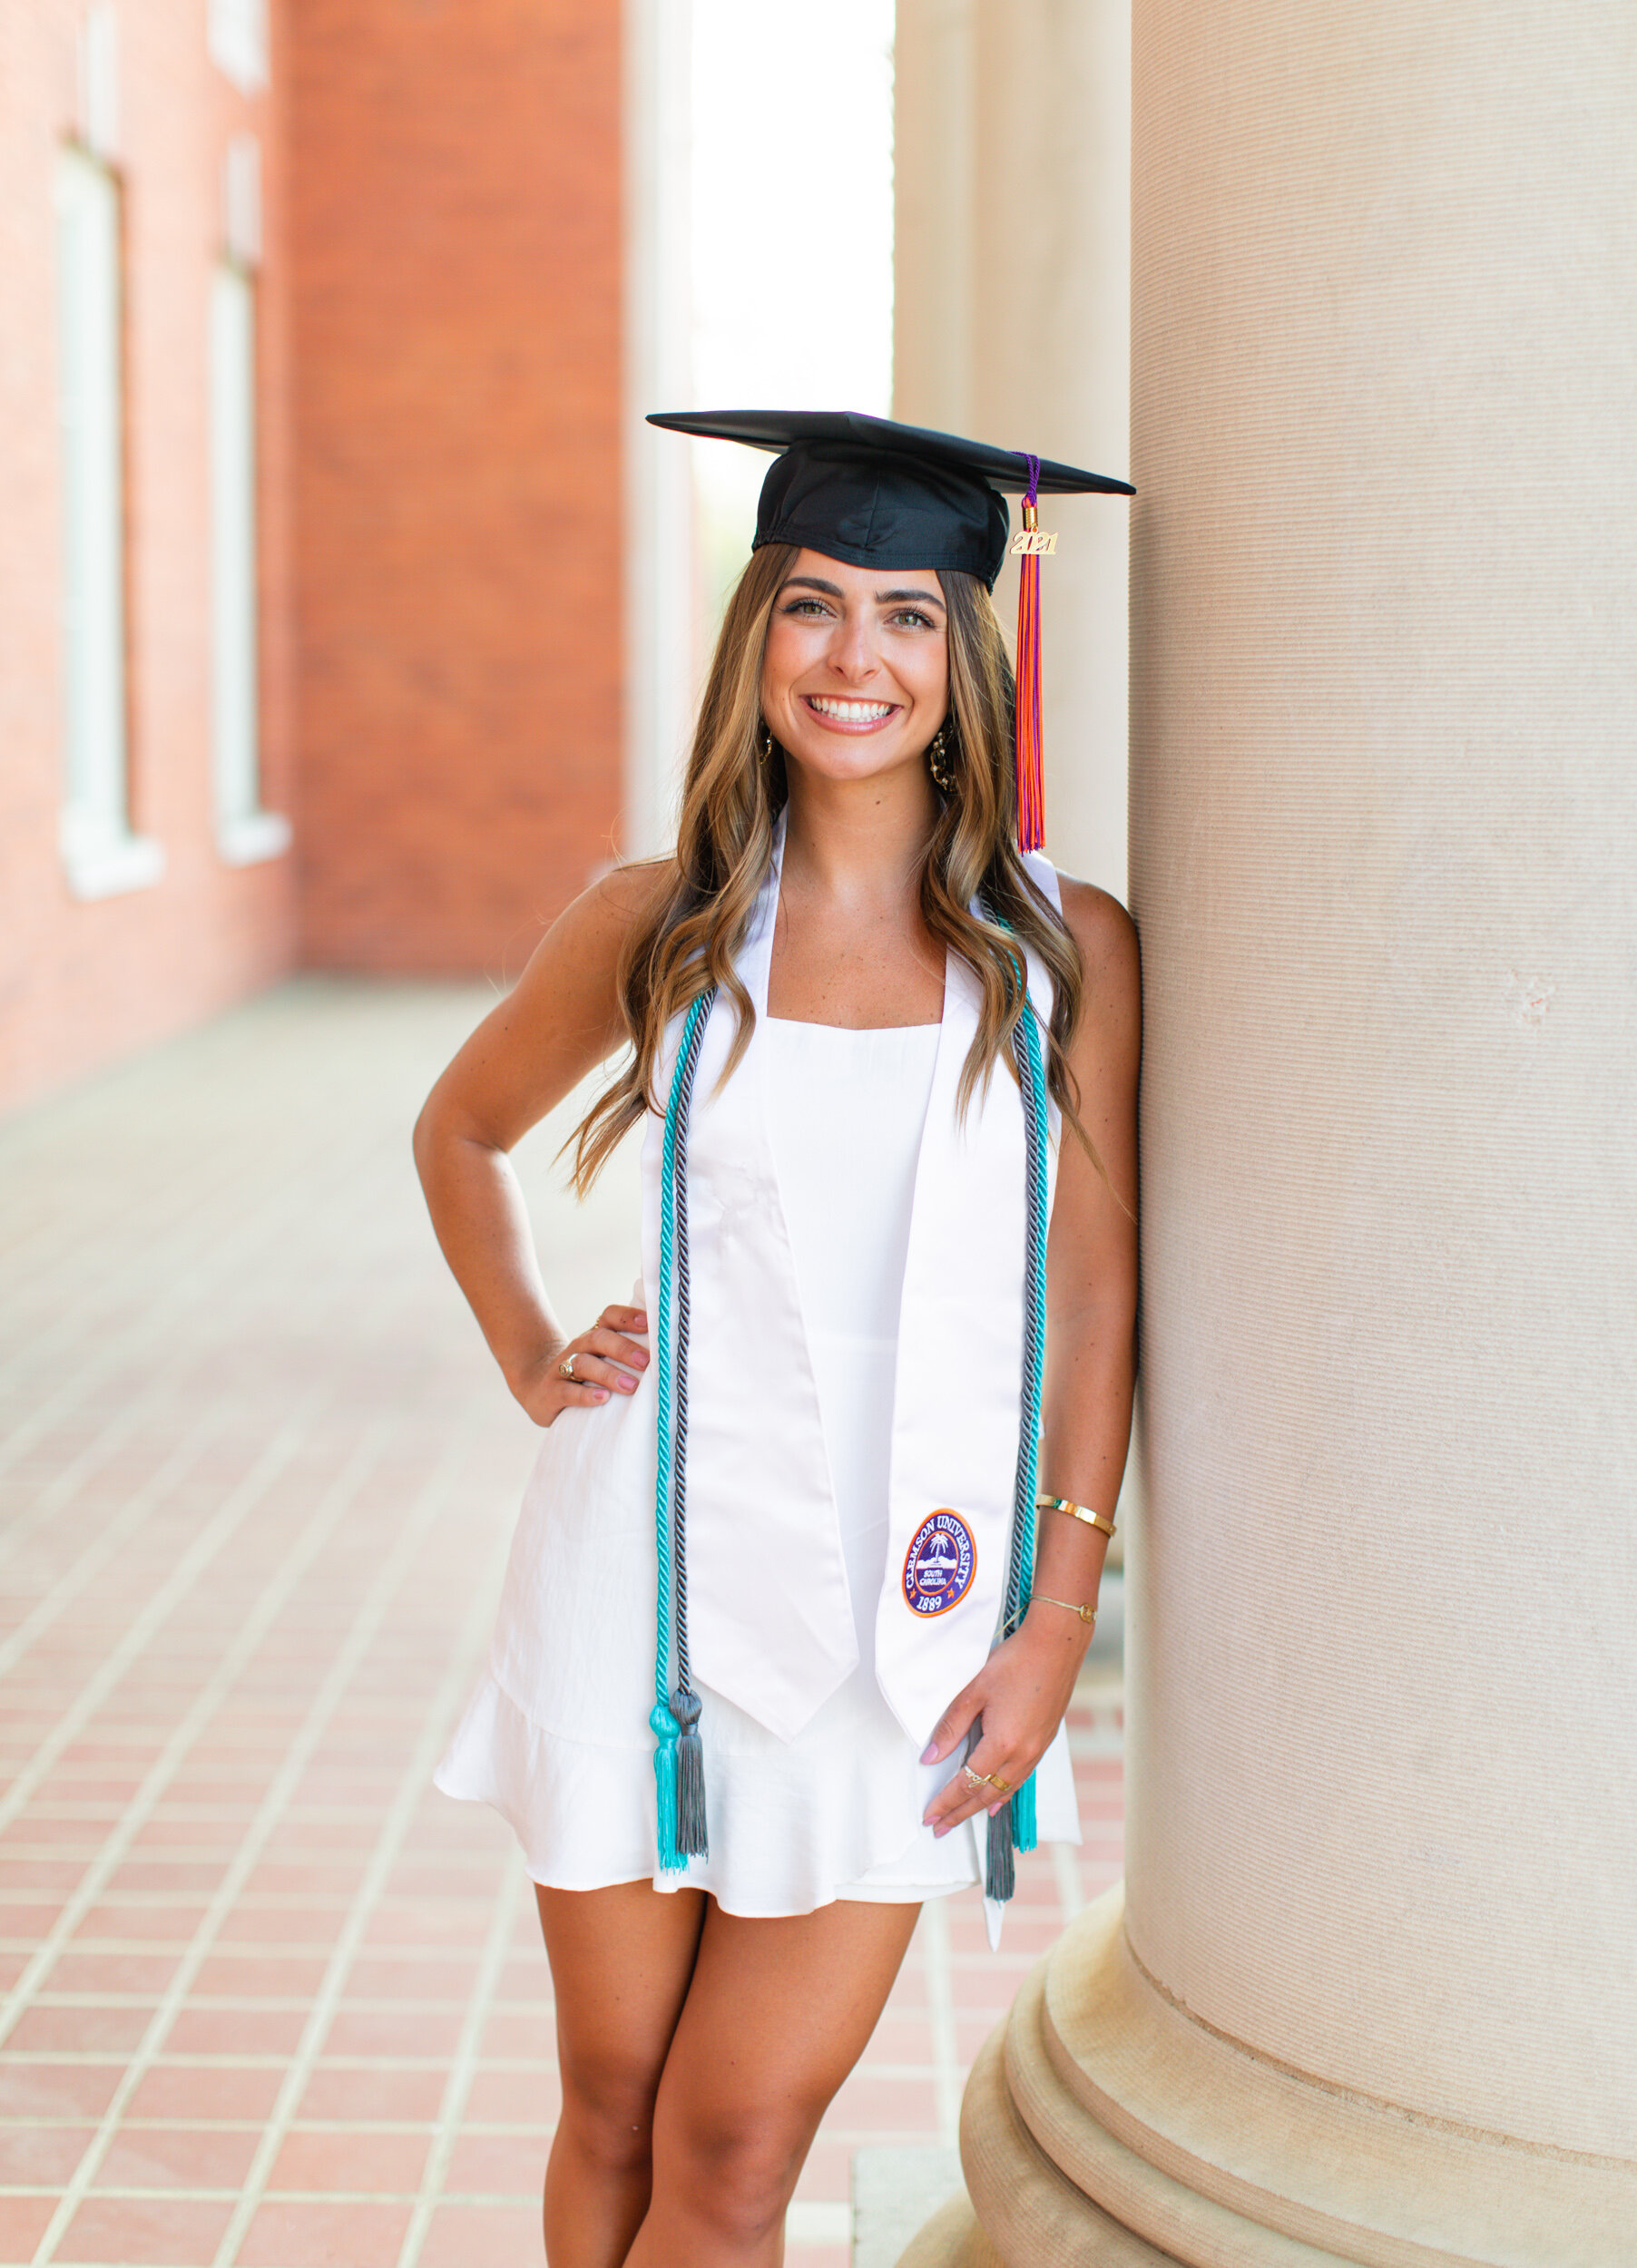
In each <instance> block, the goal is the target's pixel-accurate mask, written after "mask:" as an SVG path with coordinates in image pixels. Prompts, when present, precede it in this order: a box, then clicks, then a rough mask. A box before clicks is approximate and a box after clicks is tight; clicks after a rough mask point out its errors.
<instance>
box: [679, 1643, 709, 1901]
mask: <svg viewBox="0 0 1637 2268" xmlns="http://www.w3.org/2000/svg"><path fill="white" fill-rule="evenodd" d="M671 1716H674V1717H675V1719H676V1721H677V1723H678V1724H679V1725H681V1728H682V1735H681V1739H680V1740H679V1741H678V1742H677V1745H676V1843H677V1849H678V1850H679V1851H681V1852H683V1853H685V1854H686V1855H687V1856H688V1857H689V1858H691V1859H708V1858H709V1857H710V1855H711V1843H710V1838H709V1836H708V1834H707V1833H706V1828H705V1752H704V1749H703V1748H702V1746H701V1744H700V1736H699V1696H698V1694H697V1693H684V1692H683V1691H682V1690H681V1687H680V1686H679V1687H678V1689H677V1690H676V1692H675V1693H673V1694H672V1695H671Z"/></svg>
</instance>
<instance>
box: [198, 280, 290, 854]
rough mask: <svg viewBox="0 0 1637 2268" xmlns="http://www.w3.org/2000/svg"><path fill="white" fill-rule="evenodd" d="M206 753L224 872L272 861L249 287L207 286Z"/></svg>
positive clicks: (275, 850) (285, 829) (275, 830)
mask: <svg viewBox="0 0 1637 2268" xmlns="http://www.w3.org/2000/svg"><path fill="white" fill-rule="evenodd" d="M210 354H211V369H210V398H211V618H212V619H211V629H212V640H211V776H212V780H213V784H214V790H215V804H216V846H217V849H218V850H219V851H220V853H221V856H222V857H223V858H224V859H225V860H226V861H227V862H228V864H229V865H234V866H248V865H255V864H256V863H257V862H258V861H260V860H261V859H265V858H278V857H279V856H280V855H282V854H283V853H284V852H285V851H287V850H288V849H289V845H290V825H289V820H288V819H286V818H284V817H282V816H280V815H279V814H278V813H277V812H272V811H264V810H263V809H262V807H261V760H260V690H259V684H260V673H259V669H258V644H259V638H258V601H257V576H256V287H255V280H254V279H253V277H252V276H251V275H250V272H249V271H248V270H247V269H245V268H244V267H242V266H241V265H240V263H239V262H237V261H235V260H232V259H223V260H221V261H219V262H218V263H217V267H216V270H215V273H214V274H213V275H212V277H211V347H210Z"/></svg>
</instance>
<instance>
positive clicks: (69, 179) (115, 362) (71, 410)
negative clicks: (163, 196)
mask: <svg viewBox="0 0 1637 2268" xmlns="http://www.w3.org/2000/svg"><path fill="white" fill-rule="evenodd" d="M56 209H57V262H58V270H59V274H58V310H59V322H58V330H59V338H58V386H59V404H60V411H61V420H62V445H63V566H64V591H63V664H64V668H63V718H64V767H63V769H64V780H63V823H62V848H63V860H64V865H65V866H66V868H67V870H68V882H69V887H70V888H71V889H72V890H73V891H74V894H75V896H76V897H82V898H101V897H111V896H113V895H114V894H116V893H118V892H119V891H122V890H136V889H141V888H142V887H143V886H145V885H147V884H149V883H152V882H157V881H158V879H159V877H160V875H162V873H163V871H164V863H165V860H164V852H163V851H162V849H161V847H160V846H159V845H158V844H157V843H152V842H147V841H144V840H143V839H142V837H140V836H135V835H133V834H132V831H131V817H130V806H129V788H128V780H127V763H126V742H125V514H124V474H123V447H122V426H123V386H122V373H121V354H120V200H119V185H118V183H117V181H115V179H114V177H113V174H112V173H111V172H110V171H108V169H107V167H106V166H104V165H101V164H99V163H98V161H96V159H94V158H93V157H91V156H89V155H88V154H87V153H86V152H83V151H81V150H75V149H68V150H64V151H63V152H62V153H61V155H60V156H59V158H58V161H57V178H56Z"/></svg>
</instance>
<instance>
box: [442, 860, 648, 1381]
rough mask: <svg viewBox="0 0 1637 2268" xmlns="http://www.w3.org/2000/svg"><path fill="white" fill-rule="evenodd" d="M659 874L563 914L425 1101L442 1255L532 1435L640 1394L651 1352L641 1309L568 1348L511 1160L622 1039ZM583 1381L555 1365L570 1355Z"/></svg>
mask: <svg viewBox="0 0 1637 2268" xmlns="http://www.w3.org/2000/svg"><path fill="white" fill-rule="evenodd" d="M663 879H664V869H663V868H662V867H660V866H657V865H645V866H631V867H623V868H621V869H619V870H617V871H616V872H615V873H613V874H611V875H605V876H604V877H603V880H602V881H601V882H599V883H596V884H595V885H593V887H592V888H591V889H589V890H587V891H586V892H585V893H584V894H583V896H582V897H579V898H576V899H575V901H574V903H573V905H571V906H570V907H569V908H568V910H567V911H566V912H565V913H564V914H562V915H561V916H560V917H559V918H558V919H557V920H556V921H555V922H554V923H553V924H552V926H551V928H550V929H549V930H547V932H546V934H545V935H544V937H543V938H542V939H541V941H540V943H539V944H538V945H537V946H536V948H535V950H534V954H533V956H532V957H531V959H530V961H529V964H528V966H527V968H526V969H525V970H524V973H523V975H522V976H521V978H520V979H519V980H518V982H517V984H516V985H515V988H514V989H513V991H512V992H510V993H509V994H508V995H507V997H506V998H505V1000H503V1001H502V1002H500V1004H499V1006H498V1007H497V1008H495V1010H494V1011H493V1012H492V1013H491V1014H489V1015H487V1016H485V1019H484V1021H483V1022H482V1023H480V1024H479V1025H478V1027H477V1029H476V1031H474V1032H473V1034H472V1036H471V1038H470V1039H469V1040H468V1041H466V1045H465V1046H464V1047H463V1048H462V1049H461V1051H460V1052H459V1054H458V1055H456V1058H455V1060H454V1061H453V1062H452V1063H451V1064H450V1065H449V1067H448V1069H447V1070H446V1071H445V1072H444V1074H443V1076H442V1077H441V1078H440V1079H439V1080H438V1081H437V1084H436V1086H435V1087H434V1088H433V1090H432V1092H431V1093H430V1094H429V1095H428V1096H427V1098H426V1105H425V1107H424V1108H423V1110H422V1111H421V1114H420V1117H419V1119H417V1122H416V1128H415V1162H416V1166H417V1169H418V1171H419V1173H420V1178H421V1187H422V1188H423V1189H424V1191H425V1192H426V1205H427V1209H428V1210H429V1211H430V1213H431V1215H432V1225H433V1227H434V1228H435V1229H436V1232H437V1241H438V1243H439V1244H440V1245H441V1246H442V1247H443V1254H444V1257H445V1259H446V1260H447V1262H448V1263H449V1266H450V1267H451V1269H452V1270H453V1271H454V1274H455V1278H456V1282H457V1283H458V1284H459V1286H460V1287H461V1290H462V1291H463V1292H465V1294H466V1298H467V1300H468V1301H469V1303H470V1305H471V1308H472V1312H473V1314H474V1315H475V1316H476V1317H477V1321H478V1324H479V1326H480V1327H481V1329H482V1331H483V1334H484V1337H485V1339H486V1340H487V1341H488V1344H489V1349H490V1352H491V1353H492V1354H493V1355H494V1357H495V1361H496V1362H497V1363H498V1364H499V1365H500V1367H501V1370H502V1372H503V1373H504V1374H505V1381H506V1383H507V1385H509V1386H510V1388H511V1390H512V1392H513V1393H514V1394H515V1396H516V1398H517V1400H518V1401H519V1402H520V1403H522V1404H523V1406H524V1409H525V1410H526V1411H527V1412H528V1413H529V1414H530V1416H531V1417H533V1418H534V1420H535V1422H536V1423H538V1424H541V1425H549V1424H550V1423H551V1422H552V1421H553V1419H554V1417H556V1416H557V1415H558V1413H559V1412H561V1411H562V1410H564V1409H573V1408H575V1407H579V1406H583V1405H585V1404H588V1403H592V1402H604V1401H606V1400H607V1398H608V1395H609V1393H610V1392H615V1393H632V1392H634V1390H635V1383H636V1381H635V1377H634V1375H633V1373H635V1372H636V1371H640V1370H642V1368H644V1367H645V1365H646V1364H647V1361H648V1357H647V1354H646V1352H645V1351H644V1350H643V1348H642V1346H640V1345H639V1344H637V1342H636V1341H635V1340H634V1339H633V1338H632V1337H631V1336H630V1335H629V1334H631V1333H632V1331H640V1330H642V1329H643V1328H644V1327H645V1318H644V1317H643V1315H642V1311H641V1309H640V1308H631V1307H619V1308H614V1307H611V1308H608V1309H606V1310H604V1313H603V1317H602V1319H601V1321H600V1323H599V1324H598V1325H596V1326H595V1327H594V1328H593V1330H591V1331H588V1332H583V1333H582V1334H579V1336H578V1337H575V1338H572V1339H571V1338H570V1337H569V1336H568V1334H566V1333H565V1332H564V1329H563V1326H562V1325H561V1324H560V1323H559V1322H558V1320H557V1318H556V1316H555V1315H554V1313H553V1311H552V1306H551V1303H550V1301H549V1300H548V1299H547V1297H546V1292H545V1286H544V1283H543V1282H542V1280H541V1276H540V1266H539V1262H538V1261H537V1259H536V1258H535V1255H534V1239H533V1237H532V1236H531V1235H530V1231H529V1221H528V1214H527V1210H526V1208H525V1207H524V1201H523V1193H522V1190H521V1189H520V1188H519V1187H518V1185H517V1178H516V1175H515V1172H514V1170H513V1168H512V1162H511V1158H510V1155H509V1153H510V1151H511V1150H512V1149H514V1148H515V1145H516V1144H517V1143H518V1142H519V1141H520V1140H521V1139H522V1138H523V1136H524V1134H526V1133H527V1132H528V1130H529V1129H530V1128H531V1127H532V1126H534V1125H536V1124H537V1123H538V1122H539V1120H540V1119H543V1118H544V1116H545V1115H546V1113H547V1111H548V1110H553V1109H554V1107H555V1106H556V1105H557V1104H558V1103H559V1102H561V1101H562V1100H563V1098H564V1096H565V1095H566V1094H569V1093H570V1092H572V1090H573V1088H574V1087H575V1086H577V1085H578V1084H579V1082H580V1080H582V1079H583V1078H585V1077H586V1075H587V1074H588V1073H589V1072H591V1071H593V1070H595V1069H596V1067H597V1065H598V1064H599V1063H602V1062H605V1061H607V1059H608V1058H609V1056H611V1055H612V1054H613V1053H614V1051H616V1049H618V1048H619V1047H620V1046H621V1044H622V1041H624V1038H625V1030H624V1025H623V1022H622V1017H621V1013H620V1003H619V996H618V992H617V989H616V971H617V968H618V965H619V957H620V949H621V946H622V943H623V942H624V939H625V937H626V935H627V934H628V932H629V930H630V927H631V924H632V922H633V921H634V920H635V919H636V917H637V915H638V914H640V913H641V912H642V910H643V908H644V907H645V905H646V904H648V903H649V901H650V898H651V896H652V893H653V892H654V891H655V890H656V889H657V888H659V887H660V886H661V885H662V881H663ZM571 1346H572V1347H573V1349H574V1350H575V1352H576V1355H577V1356H578V1357H580V1358H581V1359H579V1360H577V1362H576V1369H577V1370H578V1371H579V1372H580V1374H581V1379H582V1381H583V1383H577V1382H575V1381H572V1380H569V1379H565V1378H564V1377H563V1376H562V1375H561V1374H560V1372H559V1371H558V1368H557V1364H559V1362H560V1361H561V1360H562V1358H563V1356H564V1354H565V1353H566V1352H567V1350H568V1349H569V1348H570V1347H571Z"/></svg>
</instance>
